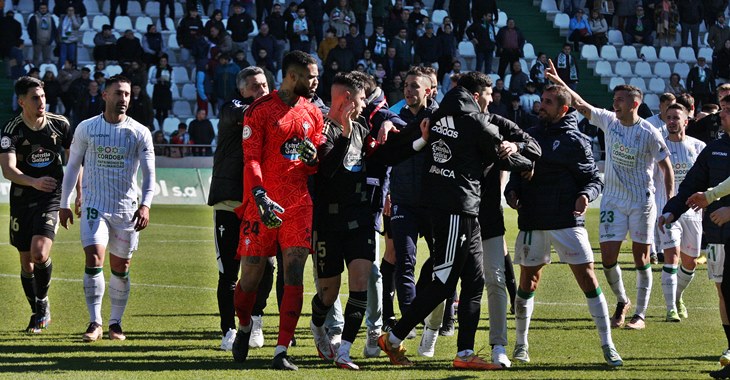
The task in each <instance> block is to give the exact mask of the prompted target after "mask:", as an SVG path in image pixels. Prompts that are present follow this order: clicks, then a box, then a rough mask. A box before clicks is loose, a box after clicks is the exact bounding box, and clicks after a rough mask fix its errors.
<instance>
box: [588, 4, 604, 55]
mask: <svg viewBox="0 0 730 380" xmlns="http://www.w3.org/2000/svg"><path fill="white" fill-rule="evenodd" d="M588 25H589V26H590V28H591V33H593V34H592V37H593V38H592V41H591V42H590V43H592V44H593V45H596V47H597V48H598V50H600V49H601V47H602V46H603V45H605V44H607V43H608V23H607V22H606V19H605V18H604V17H603V15H602V14H601V12H599V11H598V10H595V9H594V10H593V11H592V12H591V18H590V20H588Z"/></svg>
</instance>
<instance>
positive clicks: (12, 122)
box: [3, 115, 23, 134]
mask: <svg viewBox="0 0 730 380" xmlns="http://www.w3.org/2000/svg"><path fill="white" fill-rule="evenodd" d="M22 122H23V116H22V115H18V116H16V117H15V119H12V120H10V122H9V123H8V124H7V125H5V129H4V130H3V132H5V133H7V134H12V133H13V132H15V128H17V127H18V126H19V125H20V123H22Z"/></svg>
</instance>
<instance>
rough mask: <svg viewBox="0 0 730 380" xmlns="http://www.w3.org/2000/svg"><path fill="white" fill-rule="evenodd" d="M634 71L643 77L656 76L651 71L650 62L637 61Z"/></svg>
mask: <svg viewBox="0 0 730 380" xmlns="http://www.w3.org/2000/svg"><path fill="white" fill-rule="evenodd" d="M634 73H636V76H639V77H642V78H651V77H653V76H654V74H653V73H652V72H651V65H650V64H649V63H648V62H636V66H634Z"/></svg>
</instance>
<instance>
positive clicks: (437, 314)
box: [423, 301, 446, 330]
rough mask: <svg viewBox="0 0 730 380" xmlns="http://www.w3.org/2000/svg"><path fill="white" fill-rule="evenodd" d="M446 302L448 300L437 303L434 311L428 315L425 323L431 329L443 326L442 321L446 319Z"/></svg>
mask: <svg viewBox="0 0 730 380" xmlns="http://www.w3.org/2000/svg"><path fill="white" fill-rule="evenodd" d="M445 303H446V301H444V302H441V303H440V304H438V305H436V307H435V308H434V309H433V311H431V313H430V314H429V315H428V316H427V317H426V320H424V321H423V324H424V325H426V327H428V328H429V329H431V330H438V329H440V328H441V323H442V322H443V320H444V309H445Z"/></svg>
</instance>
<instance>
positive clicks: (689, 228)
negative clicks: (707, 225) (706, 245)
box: [657, 217, 702, 258]
mask: <svg viewBox="0 0 730 380" xmlns="http://www.w3.org/2000/svg"><path fill="white" fill-rule="evenodd" d="M669 226H670V227H669V228H667V226H664V233H661V231H659V242H660V244H659V248H660V249H661V250H662V251H663V250H665V249H669V248H674V247H679V251H680V252H682V253H684V254H686V255H687V256H691V257H694V258H697V257H699V256H700V244H701V243H702V221H701V220H695V219H687V218H684V217H680V218H679V220H678V221H676V222H672V223H671V224H670V225H669ZM657 230H659V229H658V228H657Z"/></svg>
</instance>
